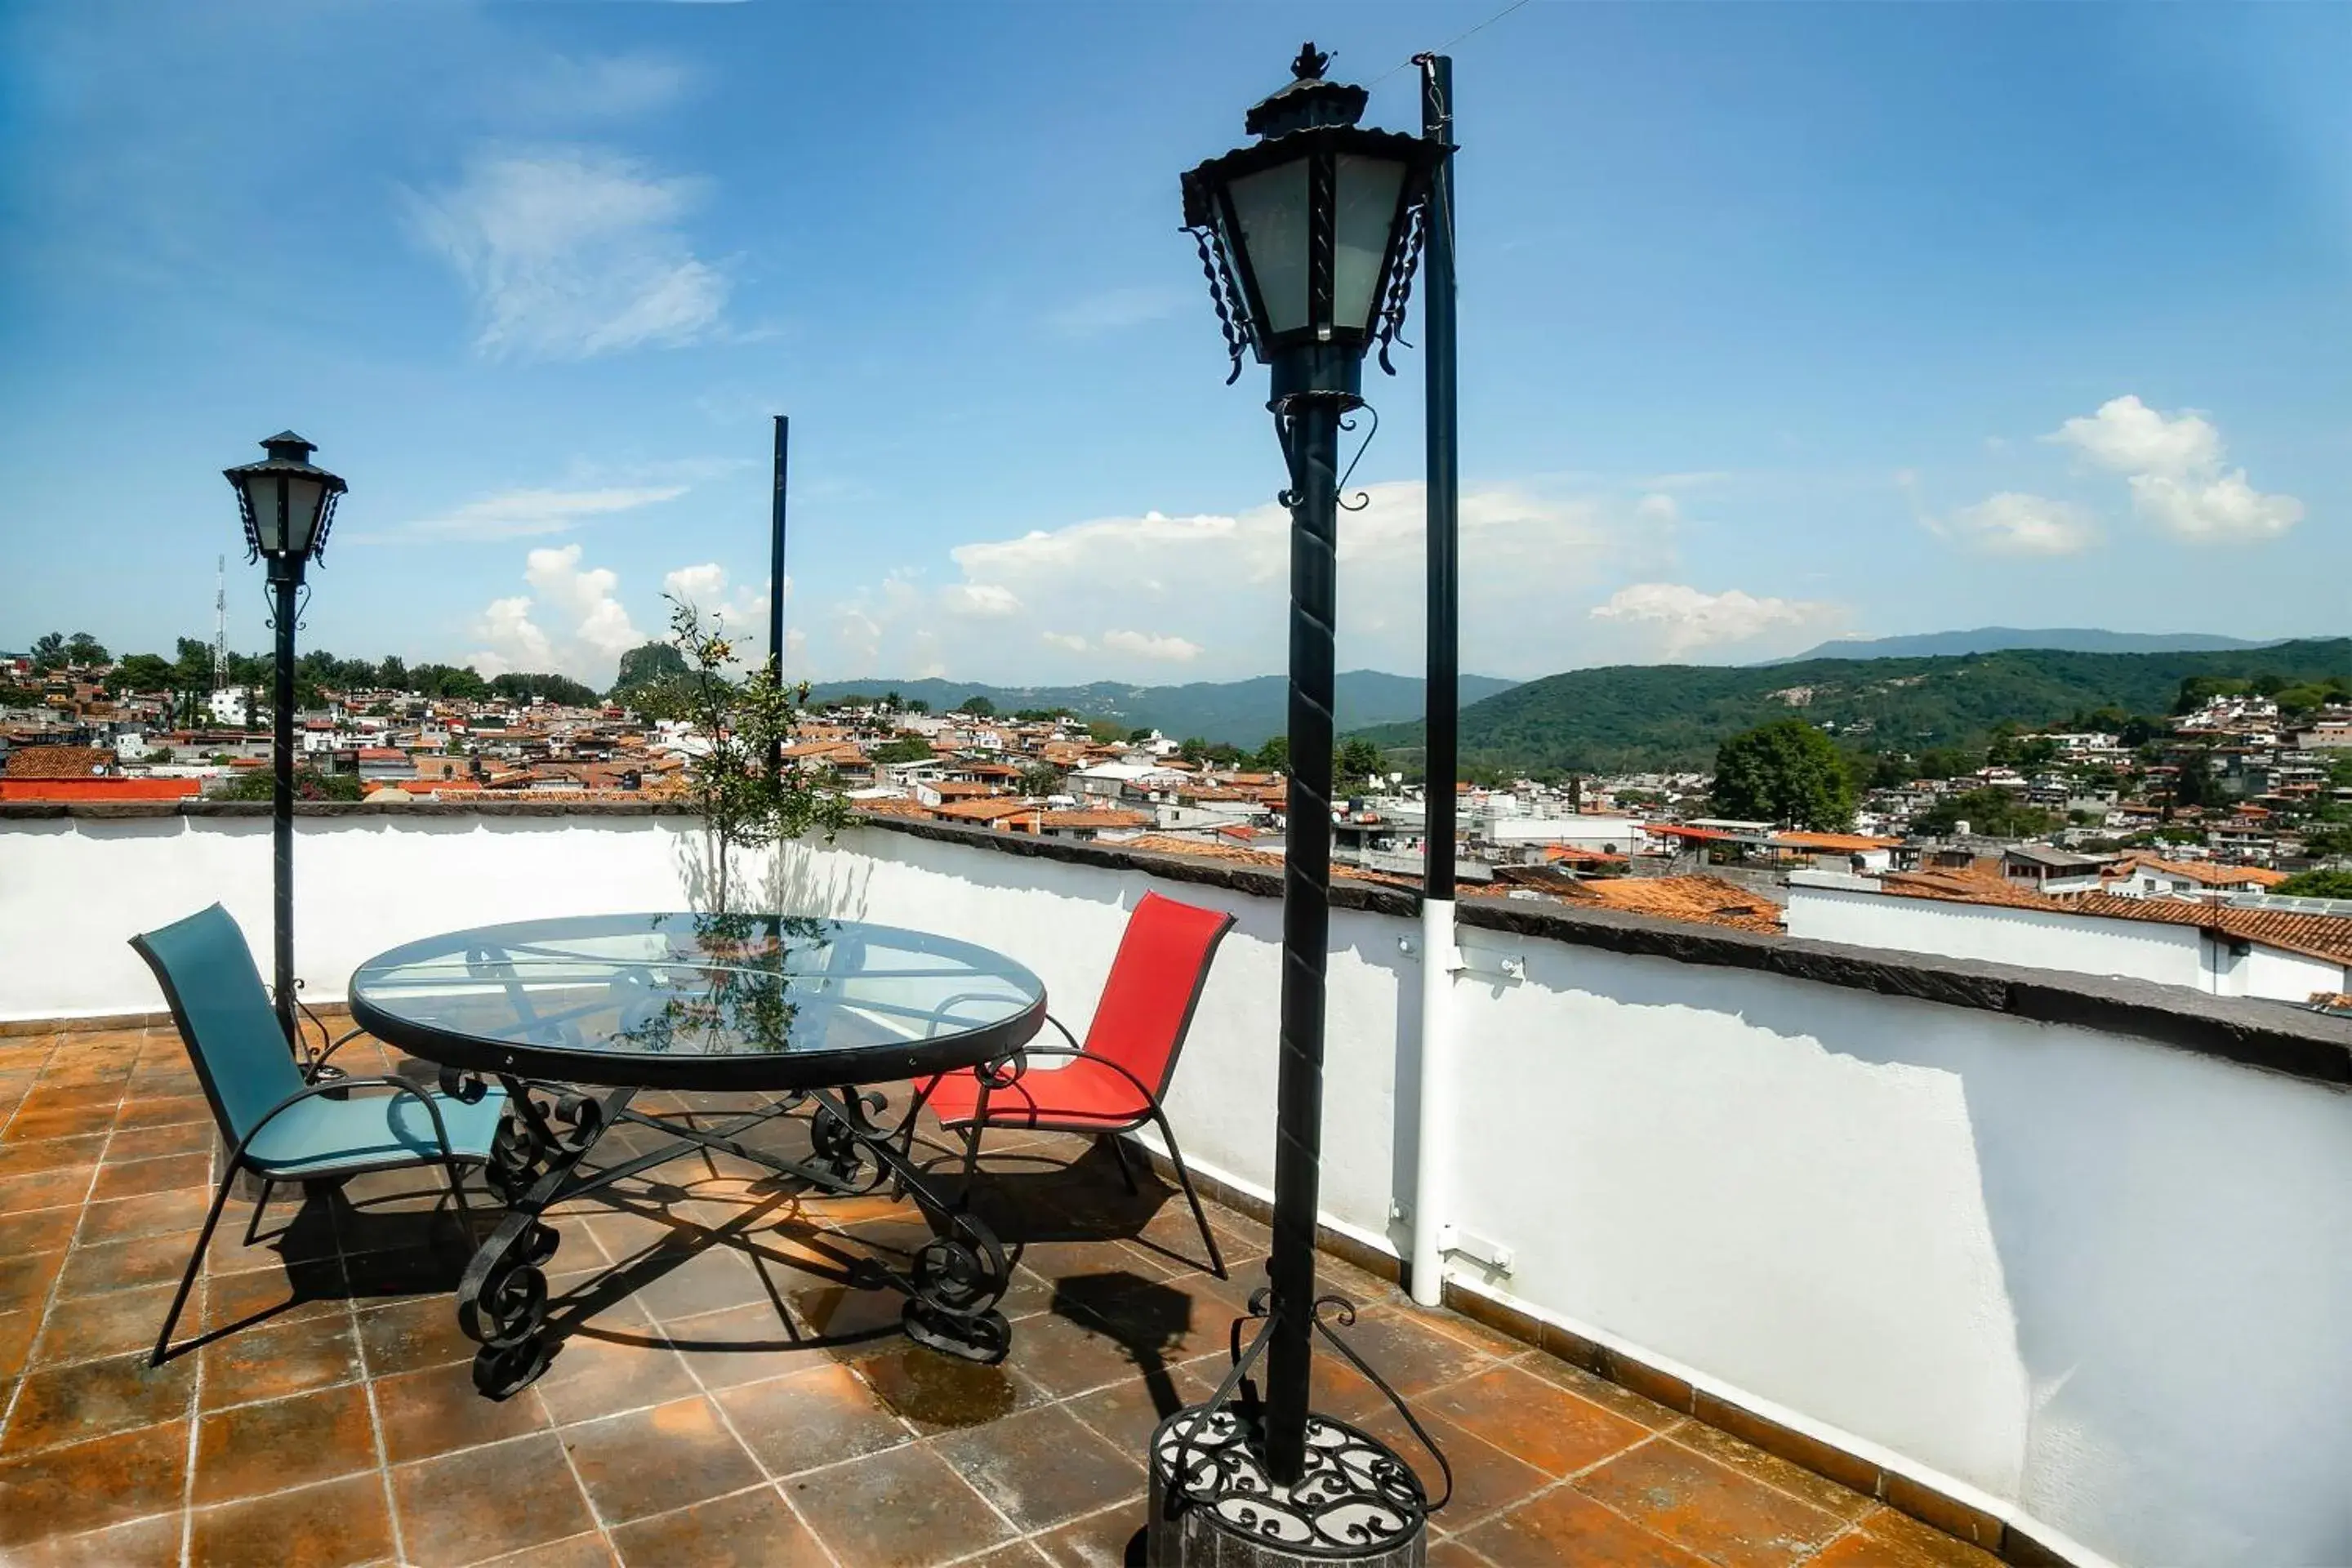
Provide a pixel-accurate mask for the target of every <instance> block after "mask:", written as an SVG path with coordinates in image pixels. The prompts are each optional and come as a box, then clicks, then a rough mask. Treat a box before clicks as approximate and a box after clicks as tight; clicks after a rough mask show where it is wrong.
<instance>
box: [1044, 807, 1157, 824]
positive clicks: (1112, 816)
mask: <svg viewBox="0 0 2352 1568" xmlns="http://www.w3.org/2000/svg"><path fill="white" fill-rule="evenodd" d="M1041 820H1042V823H1043V825H1044V826H1047V827H1148V826H1150V825H1151V818H1150V817H1149V816H1145V815H1144V814H1143V813H1142V812H1139V811H1084V810H1080V811H1049V812H1047V813H1045V816H1044V817H1043V818H1042V819H1041Z"/></svg>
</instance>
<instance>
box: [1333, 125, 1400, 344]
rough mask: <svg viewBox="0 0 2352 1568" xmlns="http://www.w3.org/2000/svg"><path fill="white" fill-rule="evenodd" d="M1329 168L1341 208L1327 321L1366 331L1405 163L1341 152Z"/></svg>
mask: <svg viewBox="0 0 2352 1568" xmlns="http://www.w3.org/2000/svg"><path fill="white" fill-rule="evenodd" d="M1332 172H1333V174H1334V175H1335V176H1336V180H1335V183H1336V184H1337V185H1338V187H1339V189H1338V193H1337V195H1338V200H1339V209H1338V211H1337V212H1336V213H1335V214H1334V215H1333V224H1332V240H1333V247H1334V252H1335V254H1334V255H1333V256H1332V258H1331V324H1332V325H1333V326H1334V327H1337V328H1338V329H1339V331H1356V332H1370V330H1371V320H1372V310H1373V309H1374V307H1375V306H1377V305H1378V304H1379V302H1380V294H1381V262H1382V261H1383V260H1384V259H1386V258H1387V256H1388V253H1389V233H1390V231H1391V229H1392V228H1393V227H1395V226H1396V221H1397V198H1398V196H1399V195H1402V193H1403V191H1404V174H1405V167H1404V163H1403V161H1402V159H1397V158H1371V157H1366V156H1364V155H1363V154H1361V153H1340V154H1339V158H1338V160H1337V166H1336V167H1335V168H1334V170H1333V171H1332Z"/></svg>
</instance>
